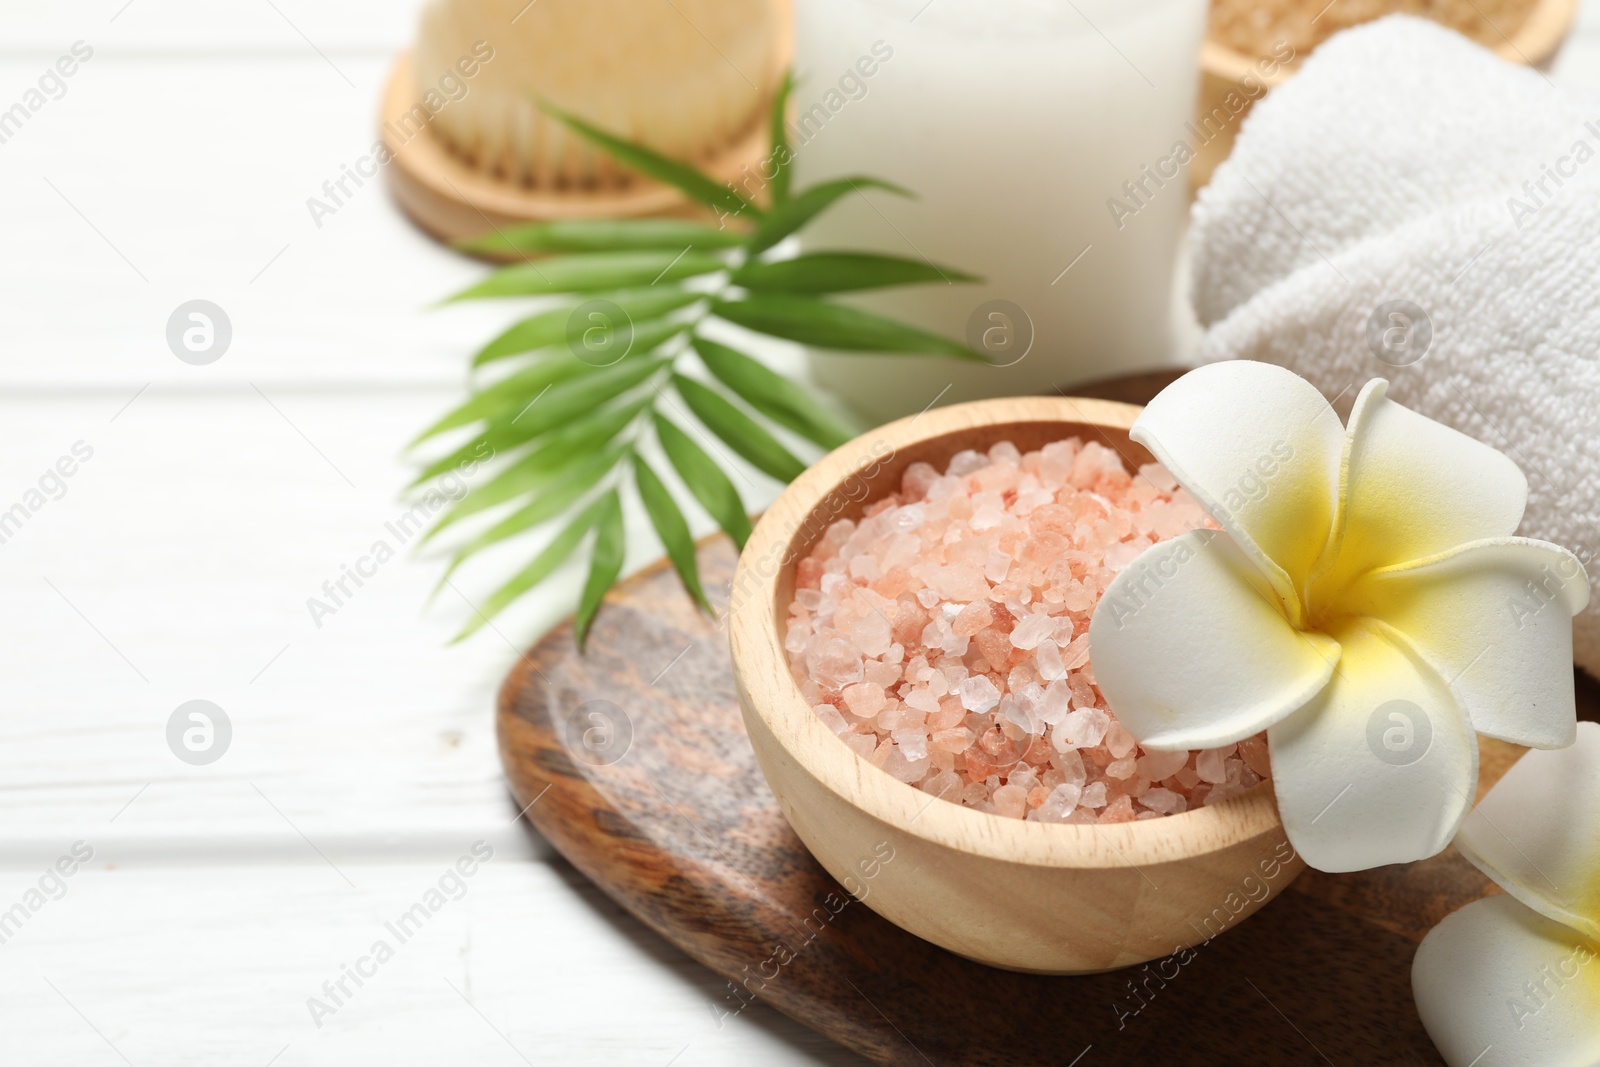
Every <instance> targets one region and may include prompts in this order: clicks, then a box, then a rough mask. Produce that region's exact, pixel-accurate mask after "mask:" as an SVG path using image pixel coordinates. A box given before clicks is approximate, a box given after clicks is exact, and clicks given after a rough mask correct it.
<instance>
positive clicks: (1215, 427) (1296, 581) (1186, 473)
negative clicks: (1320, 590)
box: [1129, 360, 1344, 623]
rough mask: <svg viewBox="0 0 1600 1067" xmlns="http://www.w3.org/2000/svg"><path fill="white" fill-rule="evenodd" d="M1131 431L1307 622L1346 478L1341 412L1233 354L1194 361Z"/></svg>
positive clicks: (1307, 387) (1293, 379) (1292, 377)
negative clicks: (1309, 598)
mask: <svg viewBox="0 0 1600 1067" xmlns="http://www.w3.org/2000/svg"><path fill="white" fill-rule="evenodd" d="M1129 436H1130V437H1132V438H1133V439H1134V440H1135V441H1137V442H1139V443H1140V444H1142V445H1144V446H1145V447H1146V448H1148V449H1149V450H1150V451H1151V452H1152V453H1153V454H1154V455H1155V457H1156V458H1157V459H1159V460H1160V461H1161V462H1162V464H1163V465H1164V466H1166V468H1167V470H1169V471H1171V472H1172V476H1173V477H1174V478H1176V479H1178V481H1179V482H1180V483H1182V485H1183V487H1184V488H1185V489H1187V490H1189V492H1191V493H1193V494H1194V496H1195V498H1196V499H1197V500H1199V501H1200V504H1201V506H1202V507H1204V508H1205V509H1206V511H1207V512H1208V513H1209V514H1210V515H1211V517H1212V518H1214V519H1216V520H1217V522H1218V523H1220V524H1221V525H1222V528H1223V529H1225V530H1227V531H1228V532H1229V533H1230V534H1232V535H1233V537H1234V539H1235V540H1236V541H1238V542H1239V544H1240V546H1241V547H1242V548H1243V549H1244V551H1245V553H1246V554H1247V555H1248V556H1250V557H1251V558H1252V559H1253V560H1254V561H1255V563H1256V565H1257V566H1258V567H1259V568H1261V571H1262V573H1263V574H1265V575H1266V576H1267V580H1268V581H1269V582H1271V584H1272V587H1273V590H1274V591H1275V592H1276V593H1277V594H1278V596H1279V597H1280V598H1281V599H1282V600H1283V602H1284V605H1285V608H1286V610H1287V612H1288V615H1289V617H1290V618H1291V619H1292V620H1294V621H1295V622H1297V623H1301V622H1304V614H1303V608H1302V606H1301V602H1300V591H1301V589H1302V588H1303V586H1304V583H1305V579H1306V576H1307V574H1308V573H1309V572H1310V570H1311V566H1312V564H1313V563H1315V562H1316V560H1317V557H1318V555H1319V554H1320V553H1321V552H1322V549H1323V545H1324V544H1325V543H1326V541H1327V535H1328V531H1329V529H1330V527H1331V524H1332V522H1333V509H1334V501H1335V499H1336V497H1337V491H1338V486H1339V459H1340V456H1341V454H1342V452H1343V449H1344V433H1343V430H1342V428H1341V427H1340V425H1339V417H1338V415H1336V414H1335V413H1334V410H1333V408H1332V407H1330V406H1329V405H1328V402H1327V401H1326V400H1324V399H1323V398H1322V394H1321V393H1319V392H1317V390H1316V388H1315V387H1314V386H1313V385H1312V384H1311V383H1310V382H1308V381H1306V380H1305V379H1304V378H1301V377H1300V376H1299V375H1297V374H1295V373H1293V372H1292V371H1287V370H1284V369H1283V368H1282V367H1278V366H1274V365H1272V364H1269V363H1255V362H1251V361H1249V360H1231V361H1228V362H1223V363H1212V364H1209V365H1207V366H1204V367H1201V368H1199V369H1198V370H1192V371H1190V372H1189V373H1188V374H1185V375H1184V376H1183V377H1182V378H1179V379H1178V380H1177V381H1176V382H1173V383H1172V384H1171V385H1169V386H1168V387H1167V388H1165V389H1163V390H1162V391H1161V393H1160V394H1159V395H1158V396H1157V397H1156V398H1155V399H1154V400H1152V401H1151V402H1150V404H1149V406H1148V407H1146V408H1145V409H1144V413H1143V414H1141V415H1140V416H1139V419H1138V421H1137V422H1135V423H1134V424H1133V429H1132V430H1131V431H1130V432H1129Z"/></svg>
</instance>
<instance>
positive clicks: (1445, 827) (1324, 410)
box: [1089, 361, 1589, 871]
mask: <svg viewBox="0 0 1600 1067" xmlns="http://www.w3.org/2000/svg"><path fill="white" fill-rule="evenodd" d="M1387 387H1388V383H1387V382H1385V381H1383V380H1382V379H1374V380H1373V381H1371V382H1369V383H1368V384H1367V386H1366V388H1364V389H1363V390H1362V391H1361V394H1360V396H1359V397H1358V398H1357V399H1356V402H1355V408H1354V410H1353V411H1352V412H1351V415H1350V426H1349V429H1348V430H1346V429H1345V428H1343V427H1341V426H1340V425H1339V418H1338V415H1337V414H1336V413H1335V412H1334V410H1333V408H1332V407H1331V406H1330V405H1329V404H1328V402H1327V401H1326V400H1324V399H1323V398H1322V395H1321V394H1320V393H1318V392H1317V391H1316V389H1315V388H1313V387H1312V386H1311V384H1310V383H1309V382H1306V381H1305V380H1304V379H1302V378H1300V377H1298V376H1296V375H1295V374H1293V373H1291V372H1290V371H1287V370H1284V369H1283V368H1281V367H1276V366H1273V365H1270V364H1265V363H1253V362H1246V361H1234V362H1228V363H1216V364H1212V365H1210V366H1206V367H1202V368H1200V369H1199V370H1195V371H1192V372H1190V373H1189V374H1186V375H1184V376H1183V377H1182V378H1180V379H1178V381H1176V382H1174V383H1173V384H1172V385H1171V386H1169V387H1168V388H1167V389H1165V390H1163V391H1162V393H1161V394H1160V395H1159V396H1157V397H1156V398H1155V399H1154V400H1153V401H1151V403H1150V405H1149V406H1148V407H1147V408H1146V409H1145V410H1144V413H1143V414H1142V415H1140V417H1139V419H1138V421H1137V422H1136V423H1135V424H1134V426H1133V429H1132V430H1131V432H1130V436H1131V437H1132V438H1133V439H1134V440H1135V441H1138V442H1139V443H1140V444H1142V445H1144V446H1145V447H1146V448H1148V449H1149V450H1150V451H1151V452H1152V453H1153V454H1154V455H1155V457H1156V458H1157V459H1158V460H1160V461H1161V462H1162V463H1163V464H1164V465H1165V466H1166V468H1167V469H1168V470H1169V471H1170V472H1171V473H1172V476H1173V477H1174V478H1176V479H1177V480H1178V481H1179V482H1180V483H1182V485H1183V486H1184V488H1186V489H1188V490H1189V492H1190V493H1192V494H1193V495H1194V496H1195V497H1196V498H1197V499H1198V500H1199V502H1200V504H1201V506H1202V507H1203V508H1205V510H1206V511H1207V512H1208V513H1209V514H1210V515H1211V517H1212V518H1213V519H1215V520H1216V522H1217V523H1218V525H1220V526H1221V527H1222V529H1221V530H1220V531H1219V530H1194V531H1190V532H1188V533H1185V534H1182V535H1180V536H1178V537H1176V538H1173V539H1171V540H1168V541H1164V542H1161V543H1160V544H1157V545H1154V546H1152V547H1150V548H1148V549H1146V550H1145V551H1144V552H1143V553H1142V554H1141V555H1140V556H1139V557H1138V558H1137V559H1135V560H1134V561H1133V562H1132V563H1131V564H1129V565H1128V566H1127V567H1125V568H1124V569H1123V570H1122V572H1121V573H1120V574H1118V575H1117V577H1116V579H1115V580H1114V581H1113V582H1112V583H1111V585H1110V587H1109V588H1107V589H1106V591H1105V595H1104V596H1103V597H1102V599H1101V601H1100V604H1099V606H1098V608H1097V609H1096V611H1095V615H1094V618H1093V620H1092V622H1091V624H1090V628H1089V652H1090V657H1091V659H1092V661H1093V663H1094V673H1095V676H1096V679H1097V682H1098V684H1099V686H1100V689H1101V691H1102V692H1103V693H1104V694H1105V696H1106V699H1107V702H1108V703H1109V704H1110V706H1111V710H1112V711H1114V712H1115V713H1116V715H1117V718H1118V719H1120V720H1121V722H1122V724H1123V725H1124V726H1125V727H1127V729H1128V730H1129V732H1130V733H1132V734H1133V736H1134V737H1135V738H1137V739H1138V741H1139V742H1140V743H1141V744H1142V745H1144V746H1145V747H1146V748H1149V749H1155V750H1164V751H1177V750H1183V749H1204V748H1216V747H1219V746H1224V745H1228V744H1231V743H1233V742H1236V741H1240V740H1242V739H1244V738H1247V737H1250V736H1251V735H1253V734H1256V733H1258V732H1260V731H1262V730H1268V731H1269V732H1268V737H1267V740H1268V746H1269V751H1270V755H1271V762H1272V780H1273V787H1274V788H1275V790H1276V792H1277V799H1278V810H1279V813H1280V815H1281V817H1282V819H1283V825H1284V828H1285V830H1286V832H1287V833H1288V836H1289V839H1290V841H1291V842H1292V843H1293V844H1294V846H1295V848H1296V849H1297V850H1298V851H1299V852H1300V854H1301V855H1302V856H1303V857H1304V858H1305V860H1306V862H1307V863H1309V864H1310V865H1311V866H1313V867H1316V868H1319V869H1321V870H1324V871H1353V870H1363V869H1366V868H1368V867H1376V866H1379V865H1381V864H1385V863H1398V862H1404V861H1410V860H1418V859H1423V858H1425V857H1427V856H1431V855H1433V854H1435V853H1437V852H1439V851H1440V850H1442V849H1443V848H1444V847H1445V846H1446V845H1447V844H1449V843H1450V840H1451V838H1453V837H1454V836H1455V833H1456V829H1457V828H1458V827H1459V826H1460V824H1461V820H1462V818H1463V817H1464V816H1465V815H1466V813H1467V810H1468V809H1469V808H1470V807H1471V806H1472V797H1473V794H1474V791H1475V788H1476V784H1477V780H1478V744H1477V737H1476V734H1475V733H1474V730H1476V731H1477V732H1481V733H1484V734H1487V735H1489V736H1491V737H1498V738H1503V739H1505V740H1508V741H1512V742H1515V743H1517V744H1522V745H1530V746H1533V747H1535V748H1557V747H1561V746H1564V745H1569V744H1571V743H1572V740H1573V736H1574V730H1575V728H1576V723H1577V716H1576V711H1575V705H1574V703H1573V689H1572V616H1573V615H1574V614H1576V613H1577V612H1578V611H1580V610H1581V609H1582V608H1583V606H1584V605H1585V604H1586V603H1587V602H1588V597H1589V583H1588V578H1587V577H1586V576H1585V574H1584V571H1583V566H1582V565H1581V564H1580V563H1579V562H1578V560H1577V559H1576V558H1575V557H1574V556H1573V555H1572V553H1570V552H1568V551H1567V550H1566V549H1564V548H1561V547H1559V546H1557V545H1553V544H1549V543H1547V542H1544V541H1535V540H1532V539H1529V538H1525V537H1513V536H1511V534H1512V532H1513V531H1514V530H1516V528H1517V524H1518V523H1520V522H1521V521H1522V511H1523V507H1524V505H1525V504H1526V503H1527V496H1528V484H1527V480H1526V479H1525V478H1524V477H1523V475H1522V472H1521V471H1520V470H1519V469H1518V468H1517V466H1516V464H1514V463H1512V462H1511V460H1510V459H1508V458H1507V457H1505V456H1504V455H1502V454H1501V453H1499V452H1497V451H1495V450H1494V449H1493V448H1490V447H1489V446H1488V445H1486V444H1483V443H1482V442H1479V441H1476V440H1474V439H1472V438H1470V437H1468V436H1466V435H1465V434H1462V433H1458V432H1457V431H1455V430H1452V429H1450V428H1449V427H1447V426H1444V425H1442V424H1440V423H1437V422H1434V421H1433V420H1432V419H1428V418H1426V417H1424V416H1422V415H1418V414H1417V413H1415V412H1413V411H1411V410H1409V409H1407V408H1404V407H1401V406H1400V405H1398V404H1396V403H1394V402H1393V401H1391V400H1389V399H1388V397H1387V395H1386V391H1387Z"/></svg>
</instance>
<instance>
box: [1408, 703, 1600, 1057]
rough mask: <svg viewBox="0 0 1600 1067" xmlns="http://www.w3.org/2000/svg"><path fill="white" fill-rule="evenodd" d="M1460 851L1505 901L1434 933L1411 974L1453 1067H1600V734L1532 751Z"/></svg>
mask: <svg viewBox="0 0 1600 1067" xmlns="http://www.w3.org/2000/svg"><path fill="white" fill-rule="evenodd" d="M1456 847H1457V848H1458V849H1460V850H1461V854H1462V855H1464V856H1466V857H1467V859H1469V860H1471V861H1472V862H1473V864H1475V865H1476V866H1477V867H1478V869H1479V870H1481V871H1483V873H1484V874H1486V875H1488V876H1489V877H1490V878H1491V879H1493V880H1494V881H1495V882H1496V883H1497V884H1498V885H1499V886H1500V887H1501V888H1503V889H1504V890H1505V891H1506V895H1504V896H1494V897H1489V898H1488V899H1486V900H1479V901H1475V902H1473V903H1471V904H1468V905H1467V906H1466V907H1464V908H1462V909H1461V910H1460V911H1458V912H1456V913H1455V914H1453V915H1451V916H1449V917H1448V918H1447V919H1445V920H1444V922H1442V923H1440V924H1439V925H1438V926H1437V927H1435V928H1434V929H1433V930H1432V931H1431V932H1430V933H1429V934H1428V936H1427V937H1426V938H1424V939H1423V942H1422V946H1421V947H1420V948H1418V949H1417V958H1416V961H1415V963H1413V964H1412V967H1411V989H1412V992H1413V994H1414V995H1415V998H1416V1002H1417V1012H1418V1013H1419V1014H1420V1015H1421V1016H1422V1024H1423V1025H1424V1026H1425V1027H1427V1029H1428V1034H1429V1036H1430V1037H1432V1038H1433V1043H1434V1044H1435V1045H1437V1046H1438V1047H1439V1051H1440V1053H1441V1054H1443V1056H1444V1058H1445V1061H1446V1062H1447V1063H1449V1064H1450V1067H1469V1065H1472V1067H1513V1065H1522V1064H1538V1065H1539V1067H1600V958H1597V957H1600V725H1596V724H1594V723H1590V722H1586V723H1582V724H1580V725H1579V727H1578V741H1577V744H1575V745H1573V746H1572V747H1571V748H1568V749H1563V750H1561V751H1559V752H1530V753H1528V754H1527V755H1526V756H1523V757H1522V759H1521V760H1520V761H1519V762H1518V763H1517V764H1516V765H1515V766H1514V767H1512V768H1511V770H1510V771H1509V772H1507V774H1506V776H1505V777H1504V778H1502V779H1501V780H1500V782H1499V784H1497V785H1496V786H1495V787H1494V788H1493V789H1491V790H1490V791H1489V795H1488V796H1487V797H1485V798H1484V799H1483V803H1482V804H1480V805H1479V806H1478V808H1477V810H1475V811H1474V812H1473V813H1472V814H1471V815H1469V816H1467V820H1466V822H1465V823H1463V824H1462V826H1461V835H1460V836H1459V837H1458V838H1456Z"/></svg>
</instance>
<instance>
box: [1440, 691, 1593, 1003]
mask: <svg viewBox="0 0 1600 1067" xmlns="http://www.w3.org/2000/svg"><path fill="white" fill-rule="evenodd" d="M1456 847H1457V848H1458V849H1460V850H1461V854H1462V855H1463V856H1465V857H1467V859H1469V860H1471V861H1472V863H1473V865H1474V866H1476V867H1477V868H1478V869H1479V870H1481V871H1483V873H1484V874H1487V875H1488V876H1489V877H1490V878H1493V879H1494V880H1495V882H1496V883H1497V884H1498V885H1499V886H1500V887H1501V888H1503V889H1504V890H1505V891H1506V892H1508V893H1510V894H1511V895H1512V896H1514V897H1516V898H1517V899H1518V900H1520V901H1522V902H1523V903H1524V904H1526V905H1527V906H1528V907H1530V908H1532V909H1533V910H1534V911H1537V912H1539V913H1540V914H1541V915H1545V916H1547V917H1549V918H1551V919H1554V920H1555V921H1556V922H1560V923H1565V924H1566V925H1568V926H1571V927H1573V928H1575V929H1577V930H1579V931H1581V932H1583V933H1585V934H1587V935H1588V936H1589V937H1591V938H1593V939H1595V940H1600V725H1597V724H1595V723H1592V722H1585V723H1579V724H1578V739H1577V740H1576V741H1575V742H1574V743H1573V745H1572V747H1571V748H1563V749H1556V750H1555V751H1551V752H1539V751H1534V752H1529V753H1528V754H1527V755H1525V756H1523V757H1522V758H1521V759H1520V760H1518V761H1517V762H1516V763H1515V764H1514V765H1513V766H1512V768H1511V769H1510V770H1509V771H1507V772H1506V774H1505V777H1504V778H1501V779H1500V781H1499V782H1498V783H1496V784H1495V787H1494V788H1493V789H1491V790H1489V795H1488V796H1486V797H1484V798H1483V803H1482V804H1479V805H1478V808H1477V810H1476V811H1474V812H1473V813H1472V814H1471V815H1469V816H1467V821H1466V822H1465V823H1463V824H1462V827H1461V836H1460V837H1458V838H1457V839H1456ZM1597 1013H1600V1012H1597Z"/></svg>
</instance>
